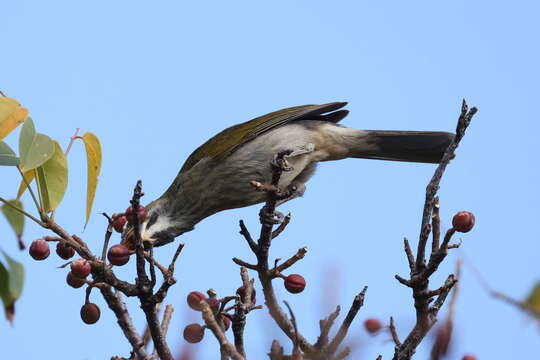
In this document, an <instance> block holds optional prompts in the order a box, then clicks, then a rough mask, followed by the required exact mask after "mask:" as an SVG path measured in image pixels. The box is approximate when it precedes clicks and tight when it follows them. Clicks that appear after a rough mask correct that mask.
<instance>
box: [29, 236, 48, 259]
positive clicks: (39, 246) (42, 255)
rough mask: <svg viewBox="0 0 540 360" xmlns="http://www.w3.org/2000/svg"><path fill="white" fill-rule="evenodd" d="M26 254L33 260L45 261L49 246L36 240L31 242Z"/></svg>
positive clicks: (43, 241)
mask: <svg viewBox="0 0 540 360" xmlns="http://www.w3.org/2000/svg"><path fill="white" fill-rule="evenodd" d="M28 252H29V253H30V256H31V257H32V258H34V260H45V259H46V258H48V257H49V254H50V253H51V250H50V249H49V244H48V243H47V242H46V241H45V240H43V239H37V240H34V241H32V244H31V245H30V249H28Z"/></svg>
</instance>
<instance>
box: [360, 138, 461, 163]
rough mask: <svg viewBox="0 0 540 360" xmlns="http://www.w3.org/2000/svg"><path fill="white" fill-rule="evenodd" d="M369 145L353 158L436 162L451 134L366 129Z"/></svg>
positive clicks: (439, 158) (447, 143)
mask: <svg viewBox="0 0 540 360" xmlns="http://www.w3.org/2000/svg"><path fill="white" fill-rule="evenodd" d="M366 135H367V136H366V138H365V141H366V142H367V144H368V145H369V146H367V147H366V148H365V149H363V150H361V151H360V152H358V153H355V154H352V155H351V157H353V158H363V159H379V160H393V161H410V162H422V163H438V162H440V161H441V159H442V156H443V154H444V152H445V151H446V148H447V147H448V145H450V143H451V142H452V140H453V139H454V134H451V133H447V132H436V131H384V130H367V134H366Z"/></svg>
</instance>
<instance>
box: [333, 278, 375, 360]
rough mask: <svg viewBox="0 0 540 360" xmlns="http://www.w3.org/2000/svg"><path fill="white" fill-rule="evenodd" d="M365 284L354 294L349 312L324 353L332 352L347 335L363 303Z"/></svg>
mask: <svg viewBox="0 0 540 360" xmlns="http://www.w3.org/2000/svg"><path fill="white" fill-rule="evenodd" d="M366 291H367V286H364V289H362V291H361V292H360V293H359V294H358V295H356V296H355V298H354V301H353V303H352V305H351V308H350V309H349V312H348V313H347V316H346V317H345V319H344V320H343V323H342V324H341V326H340V327H339V330H338V332H337V334H336V336H334V339H333V340H332V341H331V342H330V344H329V345H328V348H327V350H326V353H328V354H332V355H333V354H334V353H335V352H336V351H337V349H338V347H339V346H340V345H341V343H342V342H343V340H344V339H345V336H347V331H349V327H350V326H351V324H352V322H353V320H354V318H355V317H356V314H357V313H358V310H360V308H361V307H362V305H364V298H365V296H366Z"/></svg>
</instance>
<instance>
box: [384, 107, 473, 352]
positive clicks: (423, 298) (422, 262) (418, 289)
mask: <svg viewBox="0 0 540 360" xmlns="http://www.w3.org/2000/svg"><path fill="white" fill-rule="evenodd" d="M476 111H477V110H476V108H474V107H473V108H471V109H470V110H469V108H468V106H467V103H466V102H465V101H463V103H462V106H461V114H460V116H459V119H458V124H457V127H456V135H455V137H454V139H453V140H452V142H451V143H450V145H449V146H448V148H447V149H446V151H445V153H444V155H443V157H442V159H441V162H440V164H439V166H437V169H436V170H435V173H434V174H433V177H432V178H431V181H430V182H429V184H428V186H427V188H426V198H425V202H424V211H423V215H422V224H421V226H420V236H419V241H418V248H417V252H416V258H414V256H413V254H412V251H411V249H410V246H409V245H408V242H407V241H406V242H405V252H406V255H407V260H408V262H409V266H410V270H411V277H410V279H404V278H402V277H399V276H396V279H397V280H398V281H399V282H401V283H402V284H404V285H406V286H408V287H410V288H411V289H412V291H413V298H414V306H415V309H416V324H415V326H414V327H413V329H412V330H411V332H410V333H409V335H408V336H407V338H406V339H405V340H404V341H403V343H401V344H400V345H399V346H396V349H395V352H394V357H393V359H394V360H409V359H411V357H412V355H413V354H414V353H415V351H416V347H417V346H418V344H420V342H421V341H422V339H423V338H424V337H425V335H426V334H427V332H428V331H429V330H430V329H431V327H432V326H433V325H434V324H435V322H436V321H437V317H436V315H437V313H438V311H439V309H440V307H441V306H442V304H443V303H444V300H445V299H446V296H447V295H448V293H449V292H450V290H451V289H452V287H453V286H454V285H455V284H456V282H457V279H456V278H455V277H454V275H450V276H448V278H447V279H446V281H445V283H444V285H443V286H441V287H440V288H439V289H437V290H435V291H430V290H429V288H428V286H429V277H430V276H431V275H432V274H433V273H434V272H435V271H436V270H437V268H438V267H439V265H440V264H441V262H442V261H443V260H444V258H445V257H446V255H447V252H448V245H449V242H450V239H451V237H452V235H453V234H454V229H450V230H449V231H448V232H447V233H446V235H445V238H444V240H443V243H442V244H441V246H440V247H438V237H439V233H440V221H439V219H438V199H437V200H436V199H435V195H436V194H437V191H438V189H439V183H440V181H441V178H442V176H443V173H444V171H445V169H446V167H447V166H448V164H449V162H450V160H451V159H452V158H453V157H454V152H455V150H456V148H457V147H458V145H459V142H460V141H461V139H462V138H463V136H464V135H465V131H466V129H467V127H468V126H469V124H470V122H471V119H472V117H473V116H474V114H475V113H476ZM434 207H435V208H436V209H435V211H434V210H433V209H434ZM430 220H432V223H431V224H430ZM432 227H433V228H435V229H434V230H433V242H432V245H433V246H432V249H431V255H430V258H429V262H428V263H427V264H426V259H425V253H426V245H427V240H428V237H429V234H430V232H431V230H432ZM413 259H414V261H412V260H413ZM434 296H437V298H436V299H435V301H434V302H433V305H431V306H430V302H431V301H432V300H433V297H434Z"/></svg>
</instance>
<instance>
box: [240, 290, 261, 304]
mask: <svg viewBox="0 0 540 360" xmlns="http://www.w3.org/2000/svg"><path fill="white" fill-rule="evenodd" d="M236 295H238V296H240V299H242V302H245V301H246V299H245V297H246V287H245V286H240V287H239V288H238V289H236ZM256 295H257V294H256V292H255V288H254V287H253V286H252V287H251V303H252V304H255V303H256V302H257V300H256V299H255V296H256Z"/></svg>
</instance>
